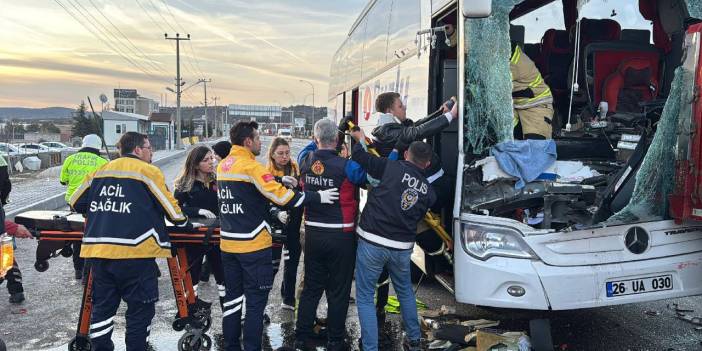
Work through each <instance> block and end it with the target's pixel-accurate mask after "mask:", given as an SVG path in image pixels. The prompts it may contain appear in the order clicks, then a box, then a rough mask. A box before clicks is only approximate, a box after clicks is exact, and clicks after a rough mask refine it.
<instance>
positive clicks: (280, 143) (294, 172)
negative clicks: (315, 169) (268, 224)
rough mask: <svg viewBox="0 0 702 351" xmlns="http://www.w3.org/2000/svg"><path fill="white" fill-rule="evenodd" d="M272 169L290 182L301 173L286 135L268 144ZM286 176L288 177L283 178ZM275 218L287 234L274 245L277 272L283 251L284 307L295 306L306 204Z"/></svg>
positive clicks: (274, 262) (279, 176)
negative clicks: (303, 208) (282, 241)
mask: <svg viewBox="0 0 702 351" xmlns="http://www.w3.org/2000/svg"><path fill="white" fill-rule="evenodd" d="M267 167H268V170H269V171H270V172H271V174H272V175H273V176H275V177H276V179H277V180H278V181H280V182H282V183H284V184H286V186H291V185H294V188H298V189H299V185H298V184H292V183H291V182H290V180H292V179H293V178H294V179H295V180H297V179H298V178H299V177H300V168H299V167H298V165H297V163H296V162H295V161H293V160H292V158H291V157H290V144H288V142H287V141H286V140H285V139H283V138H274V139H273V141H272V142H271V145H270V147H269V148H268V164H267ZM283 178H285V179H283ZM275 212H276V217H277V218H274V219H273V220H278V221H280V222H281V223H280V224H282V226H283V228H282V229H283V234H284V235H285V239H284V240H285V242H284V245H283V246H281V245H280V244H277V245H276V244H274V245H273V272H274V273H275V272H277V271H278V267H279V265H280V258H281V255H282V257H283V261H284V262H285V263H284V265H283V267H284V268H283V269H284V270H283V284H281V286H280V295H281V296H282V298H283V303H282V305H281V307H282V308H283V309H287V310H295V285H296V280H297V266H298V264H299V263H300V223H301V222H302V208H298V209H291V210H288V211H287V212H286V211H279V212H278V211H275Z"/></svg>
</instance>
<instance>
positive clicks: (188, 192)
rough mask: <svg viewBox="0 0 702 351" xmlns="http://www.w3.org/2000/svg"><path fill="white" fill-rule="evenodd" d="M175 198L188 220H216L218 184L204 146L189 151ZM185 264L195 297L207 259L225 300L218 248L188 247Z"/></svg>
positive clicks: (179, 177)
mask: <svg viewBox="0 0 702 351" xmlns="http://www.w3.org/2000/svg"><path fill="white" fill-rule="evenodd" d="M174 195H175V198H176V199H177V200H178V205H180V207H181V208H182V210H183V212H184V213H185V214H186V215H188V217H190V218H197V217H200V218H203V217H204V218H217V216H218V215H219V209H218V206H217V182H216V181H215V158H214V153H213V152H212V150H210V148H208V147H207V146H197V147H195V148H194V149H192V150H191V151H190V153H189V154H188V158H187V159H186V160H185V166H184V167H183V170H182V171H181V173H180V175H178V177H177V178H176V180H175V193H174ZM186 252H187V254H188V264H190V265H191V268H190V276H191V277H192V280H193V284H194V285H193V288H194V289H195V293H196V294H197V283H198V281H199V277H200V271H201V269H202V259H203V257H205V256H207V260H208V262H209V263H210V265H211V267H212V272H213V274H214V277H215V282H217V288H218V292H219V300H220V304H221V303H222V301H224V300H223V299H224V294H225V290H224V272H223V270H222V259H221V257H220V251H219V246H218V245H214V244H210V245H206V246H205V245H199V246H195V245H188V246H186Z"/></svg>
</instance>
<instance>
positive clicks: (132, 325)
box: [90, 258, 158, 351]
mask: <svg viewBox="0 0 702 351" xmlns="http://www.w3.org/2000/svg"><path fill="white" fill-rule="evenodd" d="M90 265H91V268H92V271H93V311H92V315H91V317H90V339H91V341H92V344H93V350H96V351H112V350H114V344H113V343H112V340H111V339H112V330H113V328H114V327H113V326H114V318H115V315H116V314H117V308H118V307H119V304H120V302H121V301H122V300H124V301H125V302H126V303H127V312H126V315H125V318H126V320H127V330H126V335H125V343H126V346H127V351H137V350H146V338H147V337H148V336H149V331H150V330H151V320H152V319H153V317H154V315H155V313H156V309H155V303H156V301H158V280H157V278H156V275H157V273H158V266H157V265H156V260H155V259H153V258H135V259H124V260H108V259H100V258H94V259H91V260H90Z"/></svg>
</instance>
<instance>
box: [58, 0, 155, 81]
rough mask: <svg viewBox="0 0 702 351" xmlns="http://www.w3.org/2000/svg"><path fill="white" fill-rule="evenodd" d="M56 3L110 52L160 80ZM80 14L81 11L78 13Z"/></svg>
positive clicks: (61, 4) (64, 7) (62, 5)
mask: <svg viewBox="0 0 702 351" xmlns="http://www.w3.org/2000/svg"><path fill="white" fill-rule="evenodd" d="M54 2H56V4H58V5H59V6H61V8H62V9H63V10H64V11H66V13H68V14H69V15H70V16H71V17H72V18H73V19H74V20H75V21H76V22H78V24H80V25H81V26H82V27H83V28H85V30H87V31H88V32H90V34H92V35H93V36H94V37H95V38H96V39H98V40H99V41H101V42H102V43H103V44H105V46H107V47H108V48H109V49H110V50H112V51H114V52H115V53H116V54H117V55H119V56H120V57H122V58H123V59H124V60H125V61H127V62H128V63H129V64H131V65H132V66H134V67H135V68H137V69H138V70H140V71H141V72H142V73H144V74H145V75H147V76H149V77H151V78H154V79H158V78H156V77H154V76H153V75H151V74H150V73H149V72H147V71H146V70H144V69H143V68H142V67H141V66H139V65H137V64H136V62H134V61H132V60H131V59H130V58H129V57H127V56H125V55H124V54H123V53H122V52H121V51H119V50H118V49H117V48H115V47H114V46H112V44H110V43H109V42H108V41H105V39H103V38H102V36H101V35H99V34H98V33H96V32H95V31H94V30H93V29H91V28H90V27H88V26H87V25H86V24H84V21H81V20H80V19H79V18H78V16H76V15H75V14H74V13H73V12H71V11H70V10H69V9H68V8H67V7H66V6H64V4H63V3H61V2H60V1H59V0H54ZM74 8H75V6H74ZM78 12H79V11H78ZM91 25H92V24H91ZM93 26H94V25H93Z"/></svg>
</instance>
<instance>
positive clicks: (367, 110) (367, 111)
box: [363, 87, 373, 121]
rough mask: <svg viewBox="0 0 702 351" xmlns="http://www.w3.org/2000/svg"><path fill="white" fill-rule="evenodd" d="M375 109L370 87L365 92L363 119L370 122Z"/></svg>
mask: <svg viewBox="0 0 702 351" xmlns="http://www.w3.org/2000/svg"><path fill="white" fill-rule="evenodd" d="M372 108H373V99H372V97H371V90H370V87H366V90H365V91H364V92H363V119H364V120H366V121H367V120H368V119H370V116H371V112H373V110H372Z"/></svg>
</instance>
